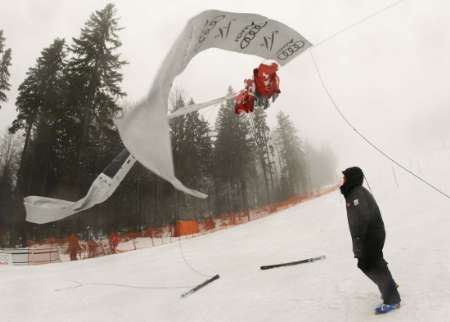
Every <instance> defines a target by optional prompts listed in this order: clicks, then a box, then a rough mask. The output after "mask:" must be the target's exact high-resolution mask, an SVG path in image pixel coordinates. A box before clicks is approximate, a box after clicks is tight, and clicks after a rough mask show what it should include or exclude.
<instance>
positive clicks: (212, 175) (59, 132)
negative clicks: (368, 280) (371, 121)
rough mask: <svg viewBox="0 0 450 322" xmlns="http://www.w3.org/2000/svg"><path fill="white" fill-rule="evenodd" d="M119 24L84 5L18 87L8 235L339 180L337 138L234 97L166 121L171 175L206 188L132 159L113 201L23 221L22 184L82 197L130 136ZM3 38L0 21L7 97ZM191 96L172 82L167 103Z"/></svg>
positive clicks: (0, 66) (126, 220)
mask: <svg viewBox="0 0 450 322" xmlns="http://www.w3.org/2000/svg"><path fill="white" fill-rule="evenodd" d="M120 29H121V26H120V25H119V18H118V15H117V12H116V10H115V8H114V6H113V5H111V4H109V5H107V6H106V7H105V8H103V9H102V10H99V11H96V12H94V13H93V14H92V15H91V16H90V17H89V19H88V20H87V22H86V23H85V25H84V26H83V27H82V29H81V31H80V34H79V35H78V37H74V38H72V39H71V41H70V42H68V41H66V40H65V39H62V38H58V39H55V40H54V41H53V42H52V43H50V44H49V46H48V47H47V48H44V49H43V50H42V51H41V54H40V57H38V58H37V60H36V62H35V64H34V66H31V67H30V68H29V69H28V72H27V74H26V77H25V79H24V80H23V81H22V83H21V84H20V86H19V88H18V95H17V97H16V98H15V103H16V108H17V112H18V113H17V117H16V119H15V120H14V121H13V123H12V124H11V126H10V128H9V131H8V132H7V133H4V134H3V135H2V136H1V137H0V245H1V246H13V245H18V244H23V243H25V241H26V240H28V239H30V240H37V239H42V238H47V237H49V236H53V237H64V236H67V235H68V234H69V233H72V232H75V233H81V234H82V233H83V232H85V231H86V227H88V226H89V227H91V228H92V229H93V230H94V231H95V233H96V234H98V235H102V234H107V233H109V232H110V231H113V230H114V231H129V230H132V231H139V230H143V229H146V228H147V227H160V226H163V225H167V224H173V223H174V222H175V221H176V220H179V219H197V220H203V219H206V218H208V217H214V216H218V215H219V214H223V213H230V212H246V211H248V210H249V209H252V208H255V207H259V206H262V205H267V204H270V203H274V202H277V201H281V200H286V199H287V198H289V197H290V196H294V195H299V194H307V193H310V192H311V191H314V190H317V189H318V188H320V187H322V186H325V185H328V184H332V183H334V182H335V179H336V178H335V173H336V171H335V168H336V160H335V157H334V154H333V152H332V149H331V148H330V147H329V146H322V147H320V148H316V147H314V146H313V145H311V144H310V143H309V142H307V141H306V140H305V139H303V138H302V137H301V136H300V134H299V132H298V131H297V129H296V128H295V126H294V124H293V122H292V121H291V119H290V117H289V115H288V114H287V113H286V112H280V113H279V114H278V115H277V116H276V125H275V126H274V127H273V128H270V127H269V126H268V123H267V114H266V111H265V110H264V109H262V108H257V109H255V112H254V113H253V114H251V115H245V116H237V115H236V114H235V113H234V109H233V107H234V102H233V100H229V101H227V102H226V103H224V104H223V105H222V106H221V107H220V110H219V112H218V114H217V117H216V119H215V123H214V124H211V122H209V121H208V120H206V119H205V118H204V117H203V116H202V115H201V113H199V112H193V113H190V114H187V115H185V116H180V117H177V118H174V119H171V121H170V127H171V139H172V148H173V156H174V163H175V171H176V175H177V177H178V178H179V179H180V180H181V181H182V182H183V183H185V184H186V185H187V186H189V187H192V188H194V189H197V190H199V191H202V192H205V193H207V194H208V195H209V197H208V198H207V199H205V200H200V199H196V198H193V197H190V196H188V195H186V194H184V193H181V192H179V191H177V190H175V189H174V188H173V187H172V186H171V185H170V184H168V183H167V182H165V181H163V180H161V179H160V178H158V177H157V176H156V175H154V174H153V173H151V172H150V171H149V170H147V169H145V168H144V167H143V166H141V165H140V164H136V165H135V166H134V168H133V169H132V171H131V172H130V174H129V175H128V176H127V177H126V178H125V180H124V181H123V183H122V184H121V185H120V187H119V188H118V189H117V191H116V192H115V193H114V195H113V196H112V197H111V198H110V199H109V200H108V201H107V202H105V203H103V204H101V205H98V206H96V207H94V208H93V209H90V210H88V211H85V212H84V213H81V214H78V215H74V216H72V217H69V218H67V219H65V220H62V221H59V222H55V223H50V224H45V225H34V224H30V223H27V222H26V221H25V209H24V206H23V202H22V201H23V197H24V196H28V195H40V196H49V197H54V198H59V199H66V200H78V199H79V198H80V197H82V196H84V195H85V194H86V192H87V190H88V188H89V186H90V184H91V183H92V182H93V180H94V179H95V178H96V177H97V175H98V174H99V173H100V172H101V171H102V170H103V168H104V167H106V166H107V165H108V163H109V162H110V161H111V160H112V159H113V158H114V157H115V156H116V155H117V154H118V153H119V152H120V151H121V150H122V149H123V148H124V146H123V145H122V143H121V141H120V138H119V135H118V132H117V129H116V127H115V125H114V123H113V119H114V117H115V116H116V115H117V113H119V112H121V110H122V106H121V102H122V101H123V99H124V97H125V96H126V93H125V92H124V90H123V89H122V88H121V83H122V80H123V75H122V72H121V69H122V67H123V66H124V65H125V64H127V63H128V62H126V61H124V60H122V58H121V54H120V48H121V41H120V37H119V33H120ZM5 44H6V37H5V36H4V35H3V32H2V31H1V30H0V59H1V60H0V108H1V106H2V105H1V104H2V102H5V101H6V99H7V93H8V90H9V89H10V84H9V67H10V65H11V64H12V63H13V62H12V60H11V56H12V53H11V49H5V47H6V45H5ZM226 91H227V92H228V93H231V92H233V89H232V88H228V89H224V92H226ZM224 94H225V93H224ZM192 103H194V99H193V98H191V97H189V95H188V94H186V93H185V92H184V91H183V90H179V89H178V90H174V92H173V95H172V101H171V105H172V110H176V109H178V108H181V107H183V106H185V105H188V104H192ZM283 110H289V107H288V106H286V107H283ZM149 144H152V143H151V141H149ZM87 213H89V214H87Z"/></svg>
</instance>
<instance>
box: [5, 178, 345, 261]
mask: <svg viewBox="0 0 450 322" xmlns="http://www.w3.org/2000/svg"><path fill="white" fill-rule="evenodd" d="M337 188H338V185H334V186H329V187H326V188H322V189H321V190H318V191H315V192H312V193H308V194H303V195H296V196H291V197H289V198H288V199H286V200H283V201H280V202H276V203H272V204H269V205H265V206H262V207H259V208H254V209H249V210H246V211H242V212H239V213H223V214H220V215H218V216H216V217H215V218H212V217H208V218H204V219H203V220H201V221H196V220H177V221H176V222H175V224H174V225H169V226H164V227H159V228H152V227H148V228H146V229H145V230H142V231H139V232H134V231H131V232H126V233H121V234H118V235H117V239H118V242H117V243H122V245H123V247H125V249H122V250H121V249H119V250H118V252H123V251H130V250H136V249H137V246H136V245H138V247H139V248H142V247H153V246H156V245H161V244H164V243H166V242H167V241H168V242H170V241H171V240H172V237H178V236H186V235H191V236H193V235H195V234H199V233H200V234H206V233H208V232H213V231H217V230H220V229H224V228H227V227H229V226H234V225H239V224H243V223H247V222H249V221H252V220H255V219H259V218H262V217H266V216H269V215H271V214H274V213H276V212H278V211H280V210H283V209H286V208H289V207H292V206H295V205H296V204H298V203H301V202H305V201H307V200H309V199H313V198H317V197H320V196H322V195H324V194H327V193H329V192H332V191H334V190H336V189H337ZM147 238H149V239H151V245H148V242H150V241H149V239H147ZM109 239H110V238H109ZM109 239H100V240H96V241H92V240H91V241H82V240H80V241H79V244H80V246H79V248H80V250H79V252H78V254H77V255H75V256H76V258H75V259H84V258H90V257H97V256H103V255H107V254H111V253H114V252H115V251H113V250H112V248H111V240H109ZM138 239H139V240H138ZM145 240H147V241H148V242H147V244H146V245H141V244H145ZM28 244H29V245H28V246H29V247H31V245H33V244H40V245H42V244H45V245H50V246H51V247H55V248H58V249H60V250H61V249H63V250H64V251H62V252H61V251H60V253H61V254H64V253H66V254H67V253H68V252H69V249H68V240H67V239H65V238H64V239H56V238H48V239H47V240H45V241H41V242H39V243H37V242H34V241H31V240H29V241H28ZM140 245H141V246H140ZM115 247H117V245H115ZM115 247H114V250H115ZM55 259H56V258H55ZM58 259H59V258H58ZM0 260H1V258H0ZM52 260H53V258H51V259H50V261H52Z"/></svg>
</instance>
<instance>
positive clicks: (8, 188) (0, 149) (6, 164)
mask: <svg viewBox="0 0 450 322" xmlns="http://www.w3.org/2000/svg"><path fill="white" fill-rule="evenodd" d="M19 147H20V142H19V141H18V138H17V137H15V136H14V135H12V134H7V135H4V136H1V137H0V230H1V227H6V226H10V225H11V224H12V223H13V221H14V216H13V201H14V186H15V184H16V181H17V169H18V161H19Z"/></svg>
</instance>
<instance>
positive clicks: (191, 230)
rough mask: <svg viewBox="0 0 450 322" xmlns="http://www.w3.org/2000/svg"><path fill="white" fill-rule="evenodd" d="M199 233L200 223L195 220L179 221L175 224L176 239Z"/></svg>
mask: <svg viewBox="0 0 450 322" xmlns="http://www.w3.org/2000/svg"><path fill="white" fill-rule="evenodd" d="M198 232H199V229H198V222H197V221H195V220H177V222H176V223H175V237H178V236H184V235H193V234H197V233H198Z"/></svg>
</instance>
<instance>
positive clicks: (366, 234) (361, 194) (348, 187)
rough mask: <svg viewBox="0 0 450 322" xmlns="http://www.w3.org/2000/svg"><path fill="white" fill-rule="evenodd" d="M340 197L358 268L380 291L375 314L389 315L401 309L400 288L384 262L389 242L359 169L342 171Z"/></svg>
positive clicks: (353, 168)
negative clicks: (385, 244)
mask: <svg viewBox="0 0 450 322" xmlns="http://www.w3.org/2000/svg"><path fill="white" fill-rule="evenodd" d="M343 174H344V183H343V184H342V186H341V188H340V189H341V193H342V194H343V195H344V197H345V201H346V205H347V217H348V224H349V228H350V234H351V236H352V241H353V253H354V255H355V257H356V258H357V259H358V267H359V268H360V269H361V270H362V271H363V272H364V274H366V275H367V277H369V278H370V279H371V280H372V281H373V282H374V283H375V284H376V285H377V286H378V288H379V290H380V292H381V296H382V298H383V304H382V305H381V306H380V307H377V308H376V309H375V313H377V314H380V313H387V312H389V311H392V310H393V309H397V308H399V307H400V300H401V299H400V295H399V293H398V290H397V284H396V283H395V281H394V279H393V278H392V275H391V272H390V271H389V268H388V267H387V262H386V261H385V260H384V258H383V246H384V241H385V238H386V233H385V230H384V223H383V219H382V218H381V213H380V210H379V208H378V205H377V203H376V201H375V199H374V198H373V196H372V194H371V193H370V192H369V191H367V189H365V188H364V187H363V186H362V184H363V180H364V174H363V172H362V170H361V169H360V168H358V167H352V168H348V169H346V170H345V171H343Z"/></svg>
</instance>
